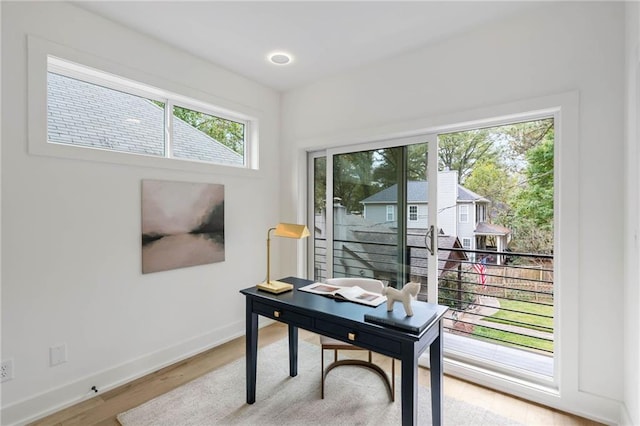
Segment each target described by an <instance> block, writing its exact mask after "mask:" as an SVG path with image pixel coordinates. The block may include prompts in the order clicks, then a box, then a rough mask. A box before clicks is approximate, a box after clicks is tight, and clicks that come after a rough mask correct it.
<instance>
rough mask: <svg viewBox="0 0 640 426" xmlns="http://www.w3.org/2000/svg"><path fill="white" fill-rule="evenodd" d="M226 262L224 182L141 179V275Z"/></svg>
mask: <svg viewBox="0 0 640 426" xmlns="http://www.w3.org/2000/svg"><path fill="white" fill-rule="evenodd" d="M222 261H224V185H218V184H211V183H189V182H169V181H160V180H143V181H142V273H144V274H146V273H149V272H158V271H166V270H169V269H177V268H184V267H187V266H194V265H203V264H207V263H214V262H222Z"/></svg>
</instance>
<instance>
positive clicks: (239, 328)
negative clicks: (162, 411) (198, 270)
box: [0, 320, 245, 426]
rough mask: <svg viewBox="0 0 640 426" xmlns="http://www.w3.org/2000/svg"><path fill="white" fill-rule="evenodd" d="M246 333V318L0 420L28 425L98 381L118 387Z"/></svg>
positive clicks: (21, 404) (54, 392) (27, 403)
mask: <svg viewBox="0 0 640 426" xmlns="http://www.w3.org/2000/svg"><path fill="white" fill-rule="evenodd" d="M244 334H245V321H244V320H242V321H238V322H235V323H232V324H229V325H226V326H224V327H220V328H217V329H215V330H212V331H210V332H208V333H206V334H203V335H200V336H197V337H194V338H191V339H189V340H185V341H183V342H180V343H178V344H176V345H174V346H170V347H167V348H165V349H162V350H159V351H156V352H153V353H150V354H147V355H145V356H142V357H140V358H137V359H133V360H130V361H127V362H125V363H123V364H120V365H118V366H115V367H112V368H108V369H106V370H103V371H100V372H97V373H95V374H91V375H89V376H86V377H83V378H81V379H78V380H75V381H73V382H70V383H67V384H64V385H62V386H59V387H57V388H54V389H49V390H47V391H45V392H42V393H40V394H37V395H35V396H33V397H30V398H27V399H24V400H22V401H18V402H16V403H13V404H11V405H9V406H6V407H3V408H2V410H1V412H0V424H2V425H3V426H22V425H25V424H27V423H30V422H33V421H35V420H37V419H40V418H42V417H46V416H48V415H50V414H53V413H55V412H57V411H60V410H62V409H64V408H67V407H70V406H72V405H74V404H77V403H79V402H81V401H84V400H87V399H89V398H92V397H94V396H96V394H95V393H94V392H93V391H90V392H87V390H88V389H91V387H92V386H94V385H95V386H96V387H97V388H98V390H99V392H105V391H108V390H110V389H114V388H116V387H118V386H121V385H123V384H125V383H128V382H130V381H132V380H135V379H138V378H140V377H143V376H145V375H147V374H149V373H152V372H154V371H157V370H159V369H161V368H164V367H166V366H169V365H171V364H174V363H176V362H179V361H182V360H183V359H186V358H189V357H191V356H193V355H196V354H198V353H200V352H203V351H206V350H208V349H211V348H213V347H216V346H219V345H221V344H223V343H225V342H228V341H230V340H233V339H235V338H236V337H240V336H243V335H244Z"/></svg>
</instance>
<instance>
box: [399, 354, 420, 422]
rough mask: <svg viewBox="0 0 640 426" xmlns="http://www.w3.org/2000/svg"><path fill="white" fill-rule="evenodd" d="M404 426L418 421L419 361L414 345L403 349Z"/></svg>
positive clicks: (402, 390) (402, 395)
mask: <svg viewBox="0 0 640 426" xmlns="http://www.w3.org/2000/svg"><path fill="white" fill-rule="evenodd" d="M401 371H402V373H401V374H402V376H401V377H402V389H401V392H402V393H401V395H400V397H401V398H400V400H401V401H402V426H413V425H415V424H417V420H418V359H417V358H416V351H415V347H414V345H413V344H412V343H406V344H404V347H403V349H402V367H401Z"/></svg>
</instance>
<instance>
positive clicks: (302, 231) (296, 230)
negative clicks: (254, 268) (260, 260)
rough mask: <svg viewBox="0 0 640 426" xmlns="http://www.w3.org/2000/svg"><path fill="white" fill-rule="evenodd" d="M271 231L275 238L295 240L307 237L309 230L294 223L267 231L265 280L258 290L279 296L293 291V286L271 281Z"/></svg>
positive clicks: (279, 225)
mask: <svg viewBox="0 0 640 426" xmlns="http://www.w3.org/2000/svg"><path fill="white" fill-rule="evenodd" d="M271 231H275V232H274V233H273V235H274V236H276V237H285V238H295V239H297V240H299V239H302V238H306V237H308V236H309V229H307V227H306V226H305V225H296V224H294V223H279V224H278V225H276V227H275V228H270V229H269V230H268V231H267V280H266V281H265V282H263V283H262V284H258V285H257V287H258V290H263V291H268V292H269V293H274V294H280V293H284V292H285V291H289V290H293V286H292V285H291V284H289V283H283V282H282V281H271Z"/></svg>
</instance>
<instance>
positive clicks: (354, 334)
mask: <svg viewBox="0 0 640 426" xmlns="http://www.w3.org/2000/svg"><path fill="white" fill-rule="evenodd" d="M347 338H348V339H349V340H351V341H352V342H353V341H354V340H356V333H349V334H347Z"/></svg>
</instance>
